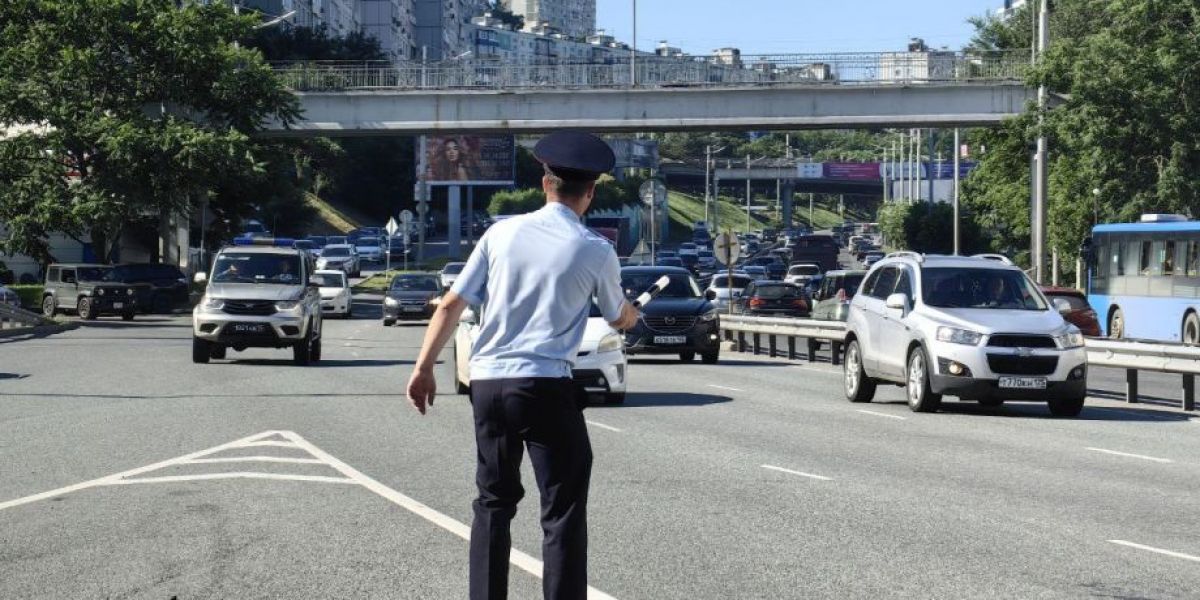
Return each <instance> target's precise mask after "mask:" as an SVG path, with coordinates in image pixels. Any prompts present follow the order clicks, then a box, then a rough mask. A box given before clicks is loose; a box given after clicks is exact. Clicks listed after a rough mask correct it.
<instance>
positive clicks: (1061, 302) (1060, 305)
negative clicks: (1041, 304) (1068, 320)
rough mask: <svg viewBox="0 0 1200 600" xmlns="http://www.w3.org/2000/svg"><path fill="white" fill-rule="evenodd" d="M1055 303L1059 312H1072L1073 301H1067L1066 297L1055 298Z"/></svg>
mask: <svg viewBox="0 0 1200 600" xmlns="http://www.w3.org/2000/svg"><path fill="white" fill-rule="evenodd" d="M1053 303H1054V309H1055V310H1057V311H1058V314H1060V315H1065V314H1067V313H1069V312H1071V303H1070V302H1067V301H1066V300H1065V299H1063V298H1055V299H1054V300H1053Z"/></svg>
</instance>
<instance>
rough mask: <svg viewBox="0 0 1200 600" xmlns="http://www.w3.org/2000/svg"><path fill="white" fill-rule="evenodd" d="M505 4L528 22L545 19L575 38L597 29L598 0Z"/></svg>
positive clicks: (527, 0) (524, 0)
mask: <svg viewBox="0 0 1200 600" xmlns="http://www.w3.org/2000/svg"><path fill="white" fill-rule="evenodd" d="M505 5H506V6H507V7H508V9H509V10H511V11H512V12H513V13H514V14H517V15H520V16H522V17H524V18H525V23H526V24H529V23H537V22H541V21H545V22H547V23H549V24H550V25H551V26H552V27H554V28H555V29H558V30H559V31H561V32H563V33H564V34H566V35H568V36H570V37H573V38H580V39H583V38H585V37H587V36H588V35H590V34H591V33H592V32H593V31H595V30H596V0H505Z"/></svg>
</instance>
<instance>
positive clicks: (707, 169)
mask: <svg viewBox="0 0 1200 600" xmlns="http://www.w3.org/2000/svg"><path fill="white" fill-rule="evenodd" d="M711 172H712V144H709V145H707V146H705V147H704V222H705V223H708V226H709V227H712V221H711V220H710V217H709V213H708V203H709V199H710V197H709V194H708V184H709V182H710V180H711V179H710V178H711V175H710V173H711ZM712 231H716V230H715V229H713V230H712Z"/></svg>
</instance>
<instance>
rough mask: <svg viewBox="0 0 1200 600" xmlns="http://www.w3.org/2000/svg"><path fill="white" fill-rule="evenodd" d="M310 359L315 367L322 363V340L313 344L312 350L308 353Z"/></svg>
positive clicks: (317, 340)
mask: <svg viewBox="0 0 1200 600" xmlns="http://www.w3.org/2000/svg"><path fill="white" fill-rule="evenodd" d="M308 358H309V361H310V362H311V363H312V364H314V365H315V364H317V363H319V362H321V338H317V339H316V340H315V341H314V342H313V343H312V348H311V349H310V350H309V351H308Z"/></svg>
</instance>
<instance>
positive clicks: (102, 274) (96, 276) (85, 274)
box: [76, 267, 112, 281]
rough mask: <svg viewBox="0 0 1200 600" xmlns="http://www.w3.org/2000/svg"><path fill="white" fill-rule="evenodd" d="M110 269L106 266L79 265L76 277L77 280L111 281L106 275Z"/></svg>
mask: <svg viewBox="0 0 1200 600" xmlns="http://www.w3.org/2000/svg"><path fill="white" fill-rule="evenodd" d="M111 271H112V269H109V268H108V267H79V268H78V269H76V273H77V274H76V278H77V279H78V280H79V281H105V280H107V281H112V280H111V279H107V277H106V276H107V275H108V274H109V272H111Z"/></svg>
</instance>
